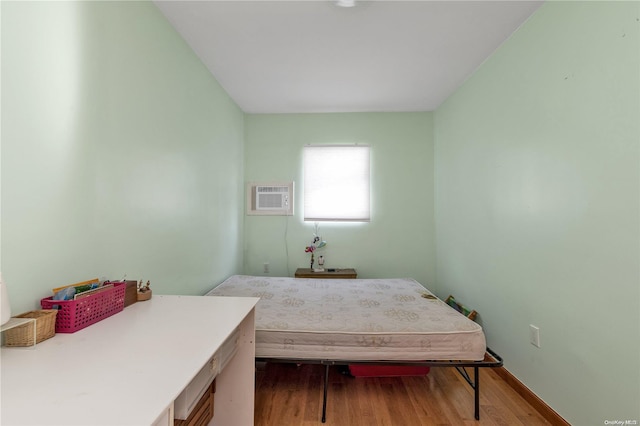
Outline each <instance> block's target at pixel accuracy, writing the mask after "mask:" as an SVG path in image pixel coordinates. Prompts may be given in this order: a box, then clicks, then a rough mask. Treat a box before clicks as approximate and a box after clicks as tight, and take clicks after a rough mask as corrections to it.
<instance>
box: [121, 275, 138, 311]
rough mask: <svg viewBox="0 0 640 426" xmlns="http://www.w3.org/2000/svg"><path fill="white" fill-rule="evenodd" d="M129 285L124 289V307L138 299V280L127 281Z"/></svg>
mask: <svg viewBox="0 0 640 426" xmlns="http://www.w3.org/2000/svg"><path fill="white" fill-rule="evenodd" d="M125 284H126V285H127V287H126V289H125V291H124V307H125V308H126V307H127V306H129V305H133V304H134V303H136V302H137V301H138V282H137V281H130V280H127V281H125Z"/></svg>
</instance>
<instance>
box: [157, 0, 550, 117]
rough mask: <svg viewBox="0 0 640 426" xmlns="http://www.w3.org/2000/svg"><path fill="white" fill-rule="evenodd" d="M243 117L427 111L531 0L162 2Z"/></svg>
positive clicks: (504, 34) (523, 14) (530, 7)
mask: <svg viewBox="0 0 640 426" xmlns="http://www.w3.org/2000/svg"><path fill="white" fill-rule="evenodd" d="M155 3H156V5H157V6H158V8H160V10H161V11H162V13H164V15H165V16H166V17H167V19H168V20H169V21H170V22H171V24H172V25H173V26H174V27H175V28H176V30H177V31H178V32H179V33H180V34H181V35H182V37H183V38H184V39H185V40H186V42H187V43H188V44H189V45H190V46H191V48H192V49H193V50H194V51H195V52H196V54H197V55H198V56H199V57H200V59H201V60H202V62H203V63H204V64H205V65H206V66H207V67H208V68H209V70H210V71H211V73H212V74H213V75H214V76H215V78H216V79H217V80H218V82H219V83H220V84H221V85H222V87H224V89H225V90H226V91H227V92H228V93H229V95H230V96H231V97H232V98H233V99H234V100H235V102H236V103H237V104H238V105H239V106H240V108H241V109H242V110H243V111H245V112H248V113H296V112H354V111H360V112H362V111H432V110H434V109H436V108H437V107H438V106H439V105H440V104H441V103H442V102H443V101H444V100H445V99H446V98H447V97H448V96H450V95H451V94H452V93H453V92H454V91H455V90H456V89H457V88H458V87H459V86H460V85H461V84H462V83H463V82H464V81H465V79H467V78H468V77H469V76H470V75H471V74H473V72H474V71H475V70H476V69H477V68H478V66H479V65H480V64H481V63H482V62H483V61H484V60H485V59H486V58H487V57H489V56H490V55H491V54H492V53H493V52H494V51H495V49H496V48H497V47H498V46H499V45H500V44H501V43H502V42H503V41H504V40H506V39H507V38H508V37H509V36H510V35H511V34H512V33H513V32H514V31H515V30H516V29H517V28H518V27H519V26H520V25H521V24H522V23H523V22H524V21H525V20H526V19H527V18H528V17H529V16H530V15H531V14H532V13H533V12H534V11H535V10H536V9H537V8H538V7H539V6H540V5H541V4H542V1H541V0H536V1H454V0H446V1H398V0H387V1H357V2H356V6H355V7H352V8H343V7H338V6H336V4H335V2H334V1H329V0H326V1H324V0H322V1H309V0H300V1H269V0H260V1H242V0H235V1H185V0H180V1H164V0H157V1H156V2H155Z"/></svg>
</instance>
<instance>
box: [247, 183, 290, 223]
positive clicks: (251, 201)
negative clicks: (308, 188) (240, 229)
mask: <svg viewBox="0 0 640 426" xmlns="http://www.w3.org/2000/svg"><path fill="white" fill-rule="evenodd" d="M247 206H248V209H247V214H249V215H284V216H292V215H293V182H285V183H250V184H248V186H247Z"/></svg>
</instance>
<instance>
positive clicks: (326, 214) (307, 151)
mask: <svg viewBox="0 0 640 426" xmlns="http://www.w3.org/2000/svg"><path fill="white" fill-rule="evenodd" d="M303 157H304V159H303V167H304V220H308V221H331V220H333V221H351V222H368V221H369V220H370V207H369V206H370V201H369V200H370V195H369V146H368V145H307V146H305V147H304V156H303Z"/></svg>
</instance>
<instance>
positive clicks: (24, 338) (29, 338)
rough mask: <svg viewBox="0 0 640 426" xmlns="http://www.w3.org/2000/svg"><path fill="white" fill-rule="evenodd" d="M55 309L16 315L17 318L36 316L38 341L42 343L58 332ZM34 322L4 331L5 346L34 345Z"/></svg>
mask: <svg viewBox="0 0 640 426" xmlns="http://www.w3.org/2000/svg"><path fill="white" fill-rule="evenodd" d="M57 313H58V311H57V310H55V309H46V310H40V311H30V312H25V313H24V314H20V315H16V318H35V320H36V321H35V327H36V341H35V343H40V342H42V341H44V340H47V339H49V338H51V337H53V336H55V334H56V314H57ZM33 324H34V323H33V322H28V323H26V324H23V325H19V326H17V327H14V328H11V329H9V330H6V331H5V332H4V344H5V346H33V345H34V344H35V343H34V342H33Z"/></svg>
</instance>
